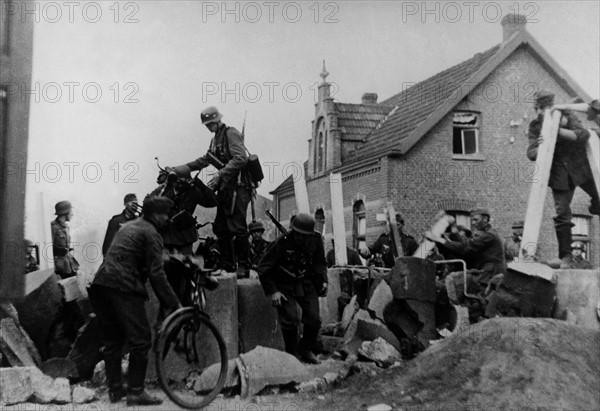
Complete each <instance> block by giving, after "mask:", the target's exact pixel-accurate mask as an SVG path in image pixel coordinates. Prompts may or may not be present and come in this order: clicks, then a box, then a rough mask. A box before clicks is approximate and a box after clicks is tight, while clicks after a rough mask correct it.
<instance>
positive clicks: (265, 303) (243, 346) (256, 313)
mask: <svg viewBox="0 0 600 411" xmlns="http://www.w3.org/2000/svg"><path fill="white" fill-rule="evenodd" d="M237 285H238V294H237V295H238V330H239V342H240V345H239V347H240V352H241V353H245V352H248V351H251V350H253V349H254V348H255V347H257V346H259V345H261V346H263V347H268V348H274V349H277V350H281V351H283V350H284V345H283V337H282V335H281V327H280V324H279V317H278V315H277V310H276V309H275V308H274V307H273V306H272V305H271V301H270V300H269V299H268V298H267V297H266V296H265V293H264V291H263V288H262V286H261V285H260V281H259V280H258V279H243V280H238V282H237ZM229 358H233V357H231V356H230V357H229Z"/></svg>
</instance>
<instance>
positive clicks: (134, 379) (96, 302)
mask: <svg viewBox="0 0 600 411" xmlns="http://www.w3.org/2000/svg"><path fill="white" fill-rule="evenodd" d="M89 297H90V302H91V303H92V307H93V309H94V313H96V316H97V318H98V324H99V325H100V336H101V339H102V343H103V345H104V348H103V350H104V353H103V354H104V363H105V366H106V379H107V382H108V388H109V390H111V391H113V390H117V389H119V387H122V381H121V356H122V354H123V347H124V345H125V344H127V346H128V347H129V349H130V351H129V372H128V375H127V386H128V391H129V392H131V393H134V394H139V393H141V392H142V391H143V390H144V379H145V378H146V368H147V365H148V352H149V351H150V347H151V346H152V334H151V331H150V324H149V322H148V317H147V316H146V307H145V300H144V297H142V296H138V295H134V294H128V293H124V292H122V291H119V290H117V289H113V288H108V287H104V286H98V285H92V286H91V287H90V288H89Z"/></svg>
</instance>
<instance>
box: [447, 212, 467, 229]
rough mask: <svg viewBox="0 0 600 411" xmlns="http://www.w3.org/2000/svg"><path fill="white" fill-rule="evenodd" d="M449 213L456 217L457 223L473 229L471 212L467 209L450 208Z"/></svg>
mask: <svg viewBox="0 0 600 411" xmlns="http://www.w3.org/2000/svg"><path fill="white" fill-rule="evenodd" d="M446 213H447V214H449V215H451V216H452V217H454V219H455V220H456V225H462V226H464V227H467V228H468V229H469V230H470V229H471V214H470V213H467V212H465V211H455V210H449V211H446Z"/></svg>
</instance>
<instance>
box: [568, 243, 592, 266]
mask: <svg viewBox="0 0 600 411" xmlns="http://www.w3.org/2000/svg"><path fill="white" fill-rule="evenodd" d="M584 251H585V246H584V244H583V243H582V242H581V241H575V242H574V243H573V244H571V255H570V256H569V258H568V259H565V260H564V261H563V262H562V263H561V265H560V268H565V269H570V268H575V269H581V270H591V269H592V268H594V267H593V266H592V263H590V262H589V261H588V260H586V259H585V258H584V257H583V253H584Z"/></svg>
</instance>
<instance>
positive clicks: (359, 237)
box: [352, 200, 367, 250]
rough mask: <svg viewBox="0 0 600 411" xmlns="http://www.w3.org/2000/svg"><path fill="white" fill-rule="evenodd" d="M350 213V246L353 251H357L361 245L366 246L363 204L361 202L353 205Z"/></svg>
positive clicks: (365, 223) (365, 220)
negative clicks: (351, 214)
mask: <svg viewBox="0 0 600 411" xmlns="http://www.w3.org/2000/svg"><path fill="white" fill-rule="evenodd" d="M352 213H353V224H352V245H353V247H354V249H356V250H358V249H359V248H360V247H361V246H362V245H365V246H366V245H367V243H366V238H367V215H366V212H365V204H364V203H363V202H362V200H360V201H357V202H356V203H354V207H353V208H352Z"/></svg>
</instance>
